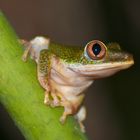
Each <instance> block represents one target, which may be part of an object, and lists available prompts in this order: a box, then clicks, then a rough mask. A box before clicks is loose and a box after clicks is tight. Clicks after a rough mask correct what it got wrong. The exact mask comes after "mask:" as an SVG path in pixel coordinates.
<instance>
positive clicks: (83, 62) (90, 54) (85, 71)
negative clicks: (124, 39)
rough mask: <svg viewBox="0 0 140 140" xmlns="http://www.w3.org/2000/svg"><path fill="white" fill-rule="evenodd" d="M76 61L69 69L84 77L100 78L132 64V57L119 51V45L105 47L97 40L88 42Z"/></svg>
mask: <svg viewBox="0 0 140 140" xmlns="http://www.w3.org/2000/svg"><path fill="white" fill-rule="evenodd" d="M77 60H78V61H77V62H75V63H73V64H70V65H69V68H70V69H71V70H73V71H74V72H78V73H79V74H81V75H84V76H92V77H94V78H102V77H107V76H110V75H112V74H114V73H116V72H118V71H120V70H122V69H127V68H128V67H130V66H131V65H133V64H134V61H133V56H132V55H131V54H129V53H127V52H124V51H122V50H121V48H120V46H119V44H117V43H110V44H108V45H105V44H104V43H103V42H101V41H99V40H93V41H90V42H89V43H88V44H87V45H86V46H85V48H84V50H83V52H82V53H81V57H80V58H79V59H77Z"/></svg>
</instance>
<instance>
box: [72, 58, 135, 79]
mask: <svg viewBox="0 0 140 140" xmlns="http://www.w3.org/2000/svg"><path fill="white" fill-rule="evenodd" d="M133 64H134V61H133V60H131V61H127V62H113V63H103V64H94V65H90V64H89V65H79V66H70V69H71V70H72V71H74V72H76V73H78V74H80V75H82V76H89V77H93V78H95V79H97V78H103V77H108V76H110V75H113V74H115V73H116V72H118V71H120V70H123V69H127V68H129V67H130V66H132V65H133Z"/></svg>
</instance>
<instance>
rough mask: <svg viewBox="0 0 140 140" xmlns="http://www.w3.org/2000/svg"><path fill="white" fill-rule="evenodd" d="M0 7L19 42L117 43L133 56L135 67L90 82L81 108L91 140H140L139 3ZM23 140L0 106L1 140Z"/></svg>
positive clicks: (53, 0) (57, 0)
mask: <svg viewBox="0 0 140 140" xmlns="http://www.w3.org/2000/svg"><path fill="white" fill-rule="evenodd" d="M0 9H1V10H2V11H3V12H4V13H5V14H6V16H7V18H8V20H9V21H10V23H11V24H12V26H13V27H14V29H15V30H16V32H17V34H18V35H19V37H20V38H24V39H31V38H33V37H34V36H36V35H48V36H49V37H50V38H51V39H52V40H53V41H55V42H59V43H64V44H69V45H83V46H84V45H85V44H86V43H87V42H88V41H90V40H92V39H99V40H102V41H104V42H112V41H116V42H118V43H120V45H121V46H122V47H123V49H125V50H127V51H129V52H131V53H132V54H133V55H134V59H135V65H134V66H133V67H131V68H130V69H128V70H125V71H121V72H119V73H118V74H116V75H114V76H112V77H109V78H106V79H101V80H97V81H95V83H94V84H93V86H91V87H90V88H89V89H88V91H87V92H88V93H87V96H86V100H85V104H86V106H87V110H88V115H87V119H86V122H85V124H86V129H87V135H88V137H89V139H90V140H138V139H140V91H139V84H140V76H139V75H140V74H139V72H140V71H139V69H140V61H139V59H140V57H139V55H140V45H139V44H140V16H139V15H140V1H136V0H116V1H115V0H114V1H113V0H26V1H25V0H24V1H23V0H12V1H8V0H0ZM11 139H13V140H24V138H23V136H22V134H21V133H20V132H19V130H18V129H17V128H16V126H15V125H14V122H13V121H12V120H11V118H10V117H9V116H8V114H7V112H6V111H5V109H4V108H3V107H2V105H1V106H0V140H11Z"/></svg>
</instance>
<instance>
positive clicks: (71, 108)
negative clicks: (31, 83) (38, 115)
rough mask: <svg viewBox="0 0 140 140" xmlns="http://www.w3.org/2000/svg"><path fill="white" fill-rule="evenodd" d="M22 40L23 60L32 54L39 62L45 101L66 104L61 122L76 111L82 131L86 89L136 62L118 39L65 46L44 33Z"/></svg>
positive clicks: (38, 71) (38, 69)
mask: <svg viewBox="0 0 140 140" xmlns="http://www.w3.org/2000/svg"><path fill="white" fill-rule="evenodd" d="M21 43H22V44H24V46H25V51H24V54H23V57H22V59H23V61H26V60H27V56H28V54H30V56H31V58H32V59H33V60H35V62H36V63H37V77H38V80H39V83H40V85H41V86H42V87H43V88H44V90H45V98H44V103H45V104H46V105H50V106H51V107H57V106H62V107H64V112H63V114H62V116H61V118H60V122H61V123H64V122H65V120H66V118H67V116H68V115H74V116H75V118H76V119H77V120H78V122H79V124H80V127H81V130H82V131H83V132H84V131H85V128H84V125H83V121H84V120H85V118H86V108H85V106H83V105H82V102H83V99H84V96H85V94H84V93H85V90H86V89H87V88H88V87H89V86H90V85H91V84H92V83H93V81H94V80H95V79H98V78H104V77H108V76H111V75H113V74H115V73H116V72H118V71H120V70H123V69H127V68H129V67H130V66H131V65H133V64H134V61H133V56H132V55H131V54H129V53H127V52H124V51H122V50H121V48H120V46H119V44H117V43H109V44H107V45H106V44H104V43H103V42H101V41H100V40H92V41H90V42H88V43H87V44H86V45H85V46H84V47H77V46H65V45H62V44H56V43H53V42H51V41H50V39H49V38H45V37H42V36H37V37H35V38H34V39H32V40H31V41H25V40H21Z"/></svg>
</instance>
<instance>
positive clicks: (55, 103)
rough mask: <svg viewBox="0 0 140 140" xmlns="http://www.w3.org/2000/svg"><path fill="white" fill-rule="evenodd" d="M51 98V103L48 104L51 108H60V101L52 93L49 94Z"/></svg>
mask: <svg viewBox="0 0 140 140" xmlns="http://www.w3.org/2000/svg"><path fill="white" fill-rule="evenodd" d="M51 97H52V98H53V99H52V101H51V104H50V105H51V107H56V106H60V99H59V97H58V96H57V94H56V93H54V92H51Z"/></svg>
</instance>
